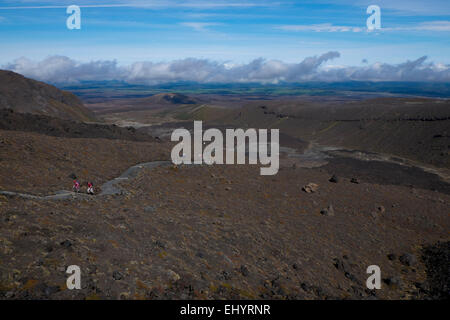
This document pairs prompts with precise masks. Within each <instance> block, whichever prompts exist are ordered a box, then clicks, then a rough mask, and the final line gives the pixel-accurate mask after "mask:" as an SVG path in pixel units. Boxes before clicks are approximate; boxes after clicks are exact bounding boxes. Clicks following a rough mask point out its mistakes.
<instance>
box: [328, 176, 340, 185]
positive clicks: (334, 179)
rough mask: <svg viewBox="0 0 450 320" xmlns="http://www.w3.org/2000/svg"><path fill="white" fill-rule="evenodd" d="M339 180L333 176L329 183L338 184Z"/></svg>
mask: <svg viewBox="0 0 450 320" xmlns="http://www.w3.org/2000/svg"><path fill="white" fill-rule="evenodd" d="M339 180H340V179H339V178H338V177H337V176H336V175H335V174H333V176H332V177H331V178H330V180H328V181H330V182H333V183H338V182H339Z"/></svg>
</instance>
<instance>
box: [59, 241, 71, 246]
mask: <svg viewBox="0 0 450 320" xmlns="http://www.w3.org/2000/svg"><path fill="white" fill-rule="evenodd" d="M60 245H62V246H63V247H65V248H69V247H71V246H72V242H70V240H64V241H63V242H61V243H60Z"/></svg>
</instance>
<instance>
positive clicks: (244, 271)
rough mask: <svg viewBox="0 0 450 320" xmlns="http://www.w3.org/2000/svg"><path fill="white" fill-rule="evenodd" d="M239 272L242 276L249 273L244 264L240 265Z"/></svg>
mask: <svg viewBox="0 0 450 320" xmlns="http://www.w3.org/2000/svg"><path fill="white" fill-rule="evenodd" d="M241 273H242V275H243V276H244V277H247V276H248V275H249V274H250V271H249V270H248V268H247V267H246V266H245V265H242V266H241Z"/></svg>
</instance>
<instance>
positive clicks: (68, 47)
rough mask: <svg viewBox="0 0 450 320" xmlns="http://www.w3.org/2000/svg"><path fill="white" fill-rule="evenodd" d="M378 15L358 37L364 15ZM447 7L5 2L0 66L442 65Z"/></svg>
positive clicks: (447, 54) (449, 53)
mask: <svg viewBox="0 0 450 320" xmlns="http://www.w3.org/2000/svg"><path fill="white" fill-rule="evenodd" d="M72 4H75V5H79V6H80V7H81V30H68V29H67V28H66V19H67V17H68V14H66V7H67V6H68V5H72ZM370 4H376V5H378V6H379V7H380V8H381V27H382V29H381V30H379V31H372V32H369V31H367V27H366V19H367V18H368V16H369V15H368V14H367V13H366V9H367V7H368V5H370ZM449 36H450V1H442V0H438V1H433V0H429V1H416V0H410V1H404V0H395V1H392V0H391V1H385V0H381V1H364V0H356V1H346V0H343V1H331V0H330V1H327V0H318V1H284V0H280V1H276V0H275V1H265V0H262V1H261V0H259V1H258V0H239V1H237V0H236V1H235V0H227V1H202V0H192V1H176V0H158V1H151V0H146V1H125V0H124V1H121V0H110V1H94V0H85V1H77V0H70V1H65V0H62V1H33V0H22V1H9V0H6V1H5V0H3V1H2V2H1V4H0V40H1V43H2V46H1V48H2V50H0V66H2V65H3V66H4V65H6V64H8V63H11V62H12V61H14V60H15V59H17V58H19V57H25V58H27V59H30V60H34V61H40V60H43V59H46V58H47V57H49V56H55V55H57V56H65V57H69V58H70V59H73V60H76V61H77V62H84V63H88V62H90V61H98V60H101V61H105V60H115V61H116V62H117V64H118V66H121V65H130V64H133V63H136V62H139V61H152V62H168V61H173V60H177V59H184V58H196V59H209V60H212V61H220V62H221V63H227V64H245V63H249V62H251V61H253V60H254V59H257V58H264V59H269V60H280V61H283V62H284V63H288V64H289V63H298V62H300V61H303V60H304V59H305V58H307V57H312V56H320V55H322V54H324V53H326V52H330V51H336V52H339V57H335V58H334V59H330V60H327V61H325V62H324V65H335V66H364V65H365V64H374V63H376V62H382V63H389V64H394V65H395V64H400V63H403V62H405V61H407V60H411V61H413V60H415V59H418V58H420V57H422V56H427V57H428V60H427V61H431V62H433V63H435V64H443V65H449V64H450V40H449V39H450V37H449Z"/></svg>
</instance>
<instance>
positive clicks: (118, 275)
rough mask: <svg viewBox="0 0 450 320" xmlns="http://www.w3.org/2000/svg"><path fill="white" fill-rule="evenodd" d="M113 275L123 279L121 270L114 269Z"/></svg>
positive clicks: (114, 277) (117, 278) (116, 278)
mask: <svg viewBox="0 0 450 320" xmlns="http://www.w3.org/2000/svg"><path fill="white" fill-rule="evenodd" d="M112 277H113V279H114V280H121V279H123V275H122V274H121V273H120V272H119V271H114V272H113V274H112Z"/></svg>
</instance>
